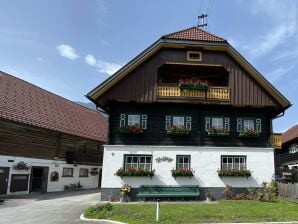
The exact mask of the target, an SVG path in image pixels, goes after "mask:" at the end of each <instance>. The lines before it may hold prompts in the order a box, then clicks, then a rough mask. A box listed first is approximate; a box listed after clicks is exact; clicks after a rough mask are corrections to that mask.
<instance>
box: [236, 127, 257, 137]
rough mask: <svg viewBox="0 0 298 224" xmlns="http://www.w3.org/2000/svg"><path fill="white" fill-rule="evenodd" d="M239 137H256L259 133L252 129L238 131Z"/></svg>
mask: <svg viewBox="0 0 298 224" xmlns="http://www.w3.org/2000/svg"><path fill="white" fill-rule="evenodd" d="M239 136H241V137H258V136H259V133H258V132H257V131H256V130H254V129H245V130H242V131H240V133H239Z"/></svg>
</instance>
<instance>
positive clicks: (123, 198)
mask: <svg viewBox="0 0 298 224" xmlns="http://www.w3.org/2000/svg"><path fill="white" fill-rule="evenodd" d="M130 190H131V187H130V186H129V185H128V184H124V185H123V186H122V187H121V188H120V202H126V199H127V195H128V193H129V192H130Z"/></svg>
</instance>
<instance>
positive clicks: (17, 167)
mask: <svg viewBox="0 0 298 224" xmlns="http://www.w3.org/2000/svg"><path fill="white" fill-rule="evenodd" d="M13 169H15V170H29V169H30V166H29V165H28V164H27V163H25V162H23V161H21V162H19V163H17V164H16V165H14V166H13Z"/></svg>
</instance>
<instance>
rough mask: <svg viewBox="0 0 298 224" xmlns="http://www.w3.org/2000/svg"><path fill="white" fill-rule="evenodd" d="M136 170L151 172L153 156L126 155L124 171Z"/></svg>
mask: <svg viewBox="0 0 298 224" xmlns="http://www.w3.org/2000/svg"><path fill="white" fill-rule="evenodd" d="M130 167H132V168H134V169H136V170H140V169H142V170H151V168H152V156H151V155H125V156H124V169H125V170H127V169H128V168H130Z"/></svg>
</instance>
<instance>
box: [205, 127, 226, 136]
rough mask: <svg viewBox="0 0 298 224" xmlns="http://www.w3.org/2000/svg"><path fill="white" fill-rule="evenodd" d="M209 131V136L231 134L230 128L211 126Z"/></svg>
mask: <svg viewBox="0 0 298 224" xmlns="http://www.w3.org/2000/svg"><path fill="white" fill-rule="evenodd" d="M207 133H208V135H209V136H228V135H229V134H230V133H229V130H228V129H225V128H223V129H216V128H210V129H209V130H208V132H207Z"/></svg>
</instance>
